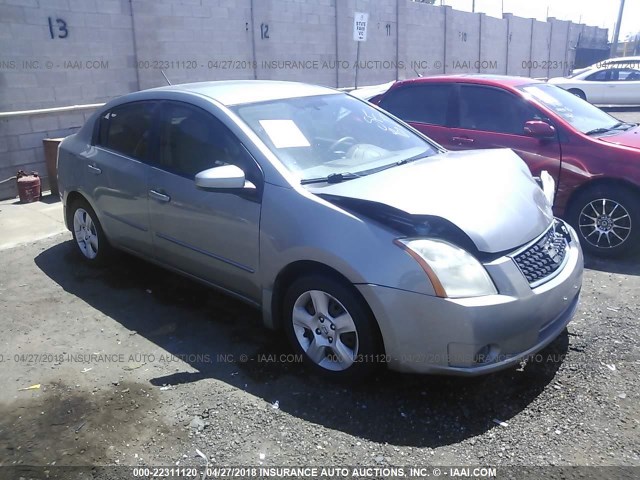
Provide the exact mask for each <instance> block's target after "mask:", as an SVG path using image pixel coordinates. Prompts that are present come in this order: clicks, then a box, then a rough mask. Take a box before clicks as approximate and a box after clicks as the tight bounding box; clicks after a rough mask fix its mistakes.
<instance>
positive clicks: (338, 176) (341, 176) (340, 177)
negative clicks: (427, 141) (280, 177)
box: [300, 153, 429, 185]
mask: <svg viewBox="0 0 640 480" xmlns="http://www.w3.org/2000/svg"><path fill="white" fill-rule="evenodd" d="M428 156H429V155H427V154H425V153H421V154H420V155H415V156H413V157H409V158H403V159H402V160H398V161H397V162H393V163H389V164H387V165H383V166H381V167H377V168H372V169H370V170H363V171H361V172H358V173H351V172H345V173H331V174H329V175H327V176H326V177H318V178H304V179H302V180H300V183H301V184H302V185H308V184H309V183H340V182H343V181H345V180H353V179H354V178H359V177H364V176H365V175H370V174H372V173H378V172H381V171H383V170H387V169H388V168H391V167H397V166H398V165H404V164H406V163H409V162H414V161H416V160H420V159H421V158H426V157H428Z"/></svg>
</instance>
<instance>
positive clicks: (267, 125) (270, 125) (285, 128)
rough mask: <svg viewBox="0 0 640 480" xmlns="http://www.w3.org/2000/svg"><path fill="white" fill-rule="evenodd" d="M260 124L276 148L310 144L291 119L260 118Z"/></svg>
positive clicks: (307, 145)
mask: <svg viewBox="0 0 640 480" xmlns="http://www.w3.org/2000/svg"><path fill="white" fill-rule="evenodd" d="M260 125H262V128H264V131H265V132H267V135H269V138H270V139H271V141H272V142H273V145H274V146H275V147H276V148H292V147H310V146H311V144H310V143H309V140H307V137H305V136H304V133H302V132H301V131H300V129H299V128H298V126H297V125H296V124H295V122H294V121H293V120H260Z"/></svg>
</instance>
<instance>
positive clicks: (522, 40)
mask: <svg viewBox="0 0 640 480" xmlns="http://www.w3.org/2000/svg"><path fill="white" fill-rule="evenodd" d="M504 17H505V19H506V21H507V32H508V33H507V66H506V69H505V73H506V74H508V75H517V76H528V75H529V67H528V63H527V62H528V61H529V60H531V32H532V28H533V22H534V21H533V19H531V18H520V17H516V16H514V15H512V14H510V13H505V14H504Z"/></svg>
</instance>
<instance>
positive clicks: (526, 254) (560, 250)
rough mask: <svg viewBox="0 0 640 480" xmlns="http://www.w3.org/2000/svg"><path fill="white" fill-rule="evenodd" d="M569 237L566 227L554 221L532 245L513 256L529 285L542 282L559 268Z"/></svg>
mask: <svg viewBox="0 0 640 480" xmlns="http://www.w3.org/2000/svg"><path fill="white" fill-rule="evenodd" d="M570 238H571V237H570V236H569V231H568V230H567V228H566V227H565V226H564V225H563V224H562V223H561V222H558V221H556V222H554V224H553V225H552V226H551V228H549V230H547V231H546V232H545V233H544V235H542V237H540V239H538V240H537V241H536V242H535V243H534V244H533V245H531V246H529V247H527V248H526V249H525V250H523V251H521V252H520V253H518V254H516V255H514V256H513V260H514V261H515V262H516V265H518V268H519V269H520V271H521V272H522V274H523V275H524V276H525V278H526V279H527V281H528V282H529V284H530V285H532V286H534V285H539V284H540V283H543V280H544V279H546V278H547V277H550V276H551V275H553V274H554V273H555V272H556V271H557V270H558V269H559V268H560V266H561V265H562V263H563V261H564V257H565V255H566V253H567V246H568V242H569V241H570Z"/></svg>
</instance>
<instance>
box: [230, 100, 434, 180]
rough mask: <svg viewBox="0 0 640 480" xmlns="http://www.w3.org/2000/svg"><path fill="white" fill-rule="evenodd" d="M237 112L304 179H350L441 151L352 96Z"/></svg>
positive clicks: (271, 103) (275, 102) (244, 107)
mask: <svg viewBox="0 0 640 480" xmlns="http://www.w3.org/2000/svg"><path fill="white" fill-rule="evenodd" d="M233 110H234V111H235V112H236V113H237V114H238V116H239V117H240V118H241V119H242V120H243V121H244V122H245V123H246V124H247V125H248V126H249V127H250V128H251V129H252V130H253V131H254V132H255V133H256V134H257V135H258V136H259V137H260V139H261V140H262V141H263V142H264V143H265V144H266V145H267V146H268V147H269V149H270V150H271V151H272V152H273V153H274V154H275V155H276V156H277V157H278V159H279V160H280V161H281V162H282V163H283V164H284V165H285V166H286V167H287V168H288V169H289V170H291V171H292V172H294V173H296V174H298V175H299V176H300V177H301V179H302V180H303V181H304V180H312V179H317V180H319V181H320V180H321V179H322V178H326V177H333V178H340V179H348V178H353V177H357V176H361V175H366V174H368V173H373V171H374V170H376V169H378V168H381V167H384V166H387V165H394V164H396V163H402V162H404V161H408V160H412V159H415V158H421V157H425V156H429V155H433V154H434V153H437V150H436V147H434V146H433V145H431V144H430V143H428V142H426V141H425V140H424V139H422V138H420V137H419V136H418V135H416V134H414V133H413V132H412V131H411V130H409V129H407V128H406V127H404V126H402V125H401V124H399V123H398V122H396V121H395V120H392V119H391V118H390V117H388V116H387V115H385V114H383V113H381V112H379V111H378V110H376V109H375V108H373V107H372V106H370V105H369V104H367V103H365V102H362V101H360V100H357V99H355V98H353V97H351V96H349V95H346V94H329V95H320V96H311V97H297V98H286V99H280V100H271V101H267V102H259V103H250V104H245V105H237V106H235V107H233Z"/></svg>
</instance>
